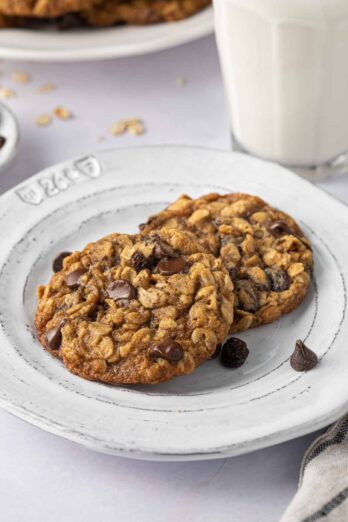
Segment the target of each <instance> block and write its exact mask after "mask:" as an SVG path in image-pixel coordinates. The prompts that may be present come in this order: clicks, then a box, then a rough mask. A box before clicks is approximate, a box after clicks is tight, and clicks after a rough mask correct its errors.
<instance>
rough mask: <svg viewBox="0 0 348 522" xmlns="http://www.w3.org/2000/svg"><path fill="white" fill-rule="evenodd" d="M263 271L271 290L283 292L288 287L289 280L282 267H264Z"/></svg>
mask: <svg viewBox="0 0 348 522" xmlns="http://www.w3.org/2000/svg"><path fill="white" fill-rule="evenodd" d="M265 272H266V274H267V277H268V279H269V282H270V285H271V290H273V292H284V291H285V290H287V289H288V288H289V286H290V283H291V280H290V277H289V276H288V273H287V272H286V271H285V270H284V269H283V268H276V267H273V268H266V269H265Z"/></svg>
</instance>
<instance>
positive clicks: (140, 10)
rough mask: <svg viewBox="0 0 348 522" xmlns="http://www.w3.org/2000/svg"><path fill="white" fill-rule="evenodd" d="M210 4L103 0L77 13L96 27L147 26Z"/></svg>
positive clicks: (185, 15) (186, 0)
mask: <svg viewBox="0 0 348 522" xmlns="http://www.w3.org/2000/svg"><path fill="white" fill-rule="evenodd" d="M210 3H211V0H102V1H101V2H99V3H97V4H94V5H92V6H89V7H87V9H82V10H81V13H80V14H81V16H82V18H83V19H84V20H85V21H86V22H87V23H88V24H89V25H95V26H110V25H115V24H132V25H147V24H154V23H157V22H174V21H178V20H183V19H184V18H188V17H189V16H192V15H193V14H195V13H196V12H198V11H200V10H201V9H203V8H204V7H206V6H207V5H209V4H210Z"/></svg>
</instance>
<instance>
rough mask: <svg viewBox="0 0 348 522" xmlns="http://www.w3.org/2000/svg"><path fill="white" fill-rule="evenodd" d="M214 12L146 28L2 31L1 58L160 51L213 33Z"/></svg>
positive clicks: (68, 58) (59, 58) (95, 56)
mask: <svg viewBox="0 0 348 522" xmlns="http://www.w3.org/2000/svg"><path fill="white" fill-rule="evenodd" d="M213 25H214V24H213V8H212V7H207V8H206V9H204V10H202V11H201V12H199V13H197V14H195V15H193V16H191V17H190V18H187V19H185V20H181V21H178V22H171V23H160V24H152V25H147V26H143V27H139V26H126V25H125V26H122V27H117V26H115V27H108V28H99V29H92V28H83V29H71V30H66V31H53V30H47V31H43V30H30V29H1V30H0V56H1V58H2V59H4V58H5V59H10V60H32V61H44V62H45V61H49V62H53V61H80V60H102V59H105V58H120V57H124V56H133V55H139V54H146V53H150V52H154V51H161V50H163V49H168V48H170V47H175V46H176V45H180V44H183V43H187V42H191V41H193V40H197V39H198V38H201V37H203V36H207V35H208V34H210V33H212V32H213Z"/></svg>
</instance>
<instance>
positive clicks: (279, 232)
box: [267, 220, 294, 237]
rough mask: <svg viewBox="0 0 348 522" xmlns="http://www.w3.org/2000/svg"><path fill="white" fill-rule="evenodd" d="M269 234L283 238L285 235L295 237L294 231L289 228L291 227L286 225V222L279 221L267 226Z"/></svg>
mask: <svg viewBox="0 0 348 522" xmlns="http://www.w3.org/2000/svg"><path fill="white" fill-rule="evenodd" d="M267 229H268V232H270V234H272V236H274V237H281V236H284V235H285V234H290V235H294V233H293V231H292V230H291V228H290V227H289V225H288V224H287V223H286V221H282V220H278V221H273V223H270V224H269V225H268V226H267Z"/></svg>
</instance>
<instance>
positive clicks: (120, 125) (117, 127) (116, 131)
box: [109, 120, 127, 136]
mask: <svg viewBox="0 0 348 522" xmlns="http://www.w3.org/2000/svg"><path fill="white" fill-rule="evenodd" d="M126 130H127V122H126V120H119V121H115V123H113V124H112V125H111V127H110V130H109V132H110V134H112V136H120V135H121V134H124V133H125V132H126Z"/></svg>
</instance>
